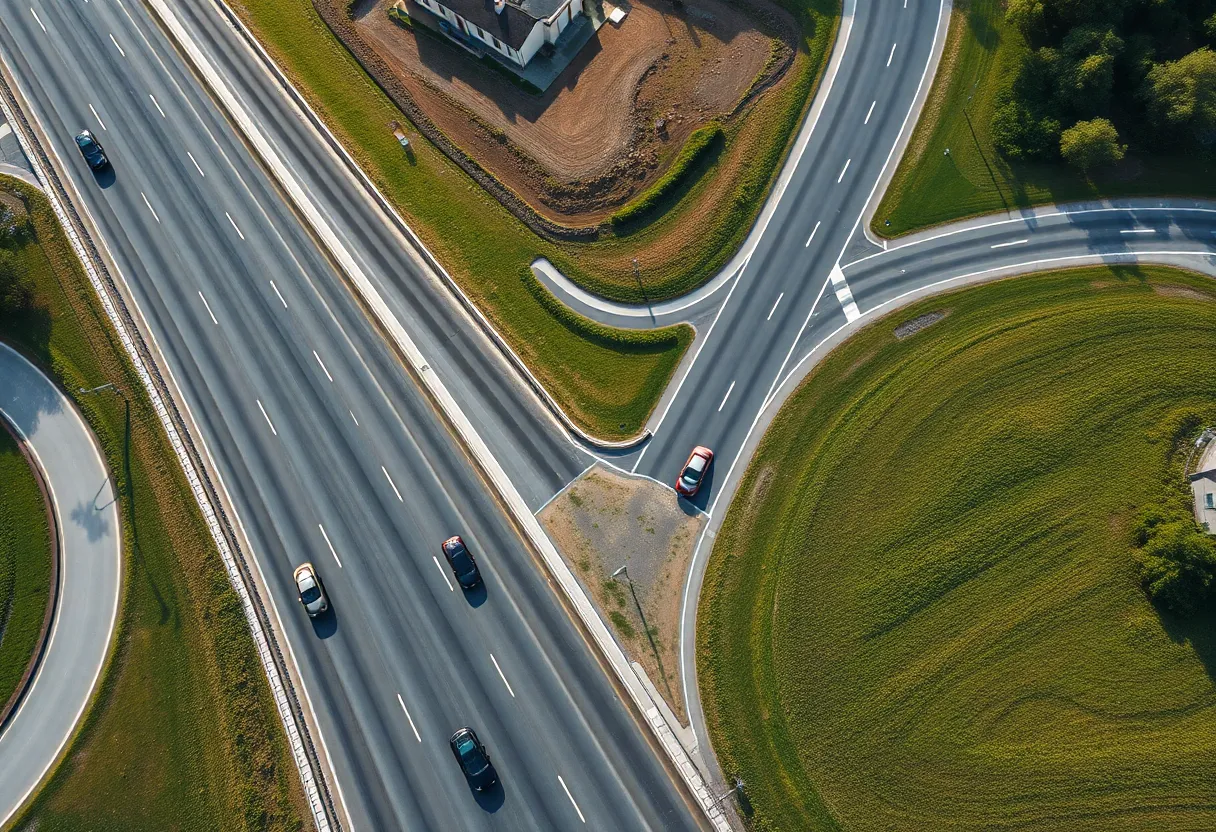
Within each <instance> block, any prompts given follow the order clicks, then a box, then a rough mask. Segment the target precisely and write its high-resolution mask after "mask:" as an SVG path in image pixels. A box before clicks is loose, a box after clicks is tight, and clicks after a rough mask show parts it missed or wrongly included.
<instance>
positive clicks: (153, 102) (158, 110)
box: [148, 93, 168, 118]
mask: <svg viewBox="0 0 1216 832" xmlns="http://www.w3.org/2000/svg"><path fill="white" fill-rule="evenodd" d="M148 98H151V99H152V106H153V107H155V108H156V112H158V113H160V117H161V118H168V116H166V115H165V111H164V110H162V109H161V108H160V105H159V104H157V103H156V96H155V95H153V94H152V93H148Z"/></svg>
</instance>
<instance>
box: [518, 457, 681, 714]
mask: <svg viewBox="0 0 1216 832" xmlns="http://www.w3.org/2000/svg"><path fill="white" fill-rule="evenodd" d="M539 518H540V521H541V523H542V524H543V525H544V527H545V530H546V531H547V532H548V533H549V536H550V537H551V538H553V542H554V544H556V546H557V548H558V550H559V551H560V552H561V553H562V557H564V558H565V559H566V563H568V564H569V565H570V567H571V568H572V569H573V570H574V572H575V574H576V575H578V578H579V580H580V581H581V582H582V584H583V587H584V588H585V589H586V590H587V591H588V593H589V594H590V596H591V598H592V600H593V601H594V602H595V604H596V606H597V607H598V608H599V611H600V615H601V616H602V617H603V618H604V620H605V621H606V622H607V623H608V625H609V626H610V627H611V628H612V630H613V631H614V632H615V633H616V637H617V640H618V641H619V642H620V643H621V645H622V646H623V647H624V648H625V652H626V653H628V654H629V657H630V658H631V659H632V660H633V661H635V662H637V663H638V664H640V665H641V666H642V667H643V668H644V669H645V671H646V674H647V675H648V676H649V677H650V680H651V682H653V683H654V686H655V688H656V689H657V690H658V691H659V693H660V694H662V695H663V697H664V698H665V699H666V700H667V704H668V705H670V706H671V709H672V711H673V712H674V713H675V714H676V715H677V716H682V715H683V713H684V699H683V695H682V686H681V684H680V661H679V655H680V602H681V597H682V592H683V588H684V576H685V574H686V573H687V571H688V564H689V561H690V560H691V558H692V553H693V547H694V546H695V545H696V540H697V535H698V534H700V532H701V525H702V523H703V522H704V521H703V519H702V517H701V516H700V515H696V514H693V513H691V509H689V510H688V511H685V509H684V508H682V507H681V504H680V503H679V502H677V500H676V496H675V494H674V493H673V492H672V490H671V489H669V488H664V487H663V486H661V485H659V484H658V483H655V482H652V481H650V480H646V479H641V478H634V477H627V476H624V475H622V474H618V473H616V472H614V471H610V470H608V469H606V468H603V467H601V466H598V465H597V466H596V467H595V468H592V469H591V470H590V471H588V472H587V473H586V474H584V475H583V476H582V477H581V478H580V479H579V480H578V481H576V482H575V483H574V484H573V485H571V486H570V487H569V488H568V489H567V490H566V491H565V492H564V493H562V494H561V495H560V496H558V497H557V498H556V499H554V500H553V502H551V503H549V505H548V506H546V507H545V508H544V510H543V511H541V513H540V515H539ZM621 566H626V567H627V568H628V576H627V577H626V575H624V574H622V575H620V576H618V577H616V578H613V577H612V573H613V572H615V571H616V570H617V569H619V568H620V567H621Z"/></svg>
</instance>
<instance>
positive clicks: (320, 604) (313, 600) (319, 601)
mask: <svg viewBox="0 0 1216 832" xmlns="http://www.w3.org/2000/svg"><path fill="white" fill-rule="evenodd" d="M292 576H293V577H294V578H295V580H296V591H297V592H298V593H299V595H300V603H301V604H303V605H304V612H306V613H308V617H309V618H316V617H317V616H318V615H321V614H322V613H323V612H325V611H326V610H328V609H329V598H328V597H327V596H326V595H325V586H324V585H323V584H322V583H321V577H320V576H319V575H318V574H317V570H316V569H315V568H314V567H313V565H312V564H311V563H302V564H300V565H299V566H297V567H296V571H295V572H294V573H292Z"/></svg>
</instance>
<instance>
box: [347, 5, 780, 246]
mask: <svg viewBox="0 0 1216 832" xmlns="http://www.w3.org/2000/svg"><path fill="white" fill-rule="evenodd" d="M392 3H393V0H370V1H369V2H367V3H362V4H359V5H358V7H357V8H356V10H355V14H356V16H355V20H354V27H355V30H356V31H357V32H358V34H359V36H360V37H361V38H362V39H363V40H364V41H365V42H366V43H367V44H368V45H369V46H370V48H371V49H372V50H374V52H375V53H376V54H377V56H378V57H380V58H381V60H382V61H383V62H384V63H385V64H386V65H387V66H388V67H389V69H390V70H391V71H392V72H393V73H394V75H395V78H394V80H396V81H399V82H400V83H401V84H402V85H403V86H404V88H405V90H406V91H407V92H408V94H409V95H410V96H411V97H412V98H413V100H414V101H415V103H416V104H417V105H418V107H419V108H420V109H421V110H422V111H423V112H425V113H426V115H427V117H428V118H429V119H431V121H432V122H433V123H434V124H435V126H436V127H437V128H438V129H439V130H440V131H442V132H443V133H444V134H445V135H446V136H447V137H448V138H449V139H450V140H451V141H452V142H453V143H454V144H456V145H457V146H458V147H460V148H461V149H462V150H463V151H464V152H466V153H468V154H469V156H471V157H472V158H473V159H475V160H476V162H477V163H478V164H479V165H481V166H482V167H484V168H485V169H486V170H487V171H488V172H489V173H490V174H492V175H493V176H494V177H495V178H497V179H498V180H499V181H500V182H502V183H503V184H504V185H506V186H507V187H508V188H510V189H511V190H512V191H514V192H515V193H517V194H518V195H519V196H520V197H521V198H523V199H524V200H525V201H526V202H527V203H528V204H529V205H531V206H532V207H533V208H534V209H535V210H537V211H538V212H540V213H541V214H542V215H544V216H547V217H548V218H550V219H552V220H555V221H557V222H560V223H563V224H570V225H574V224H590V223H597V222H600V221H602V220H603V219H605V218H606V217H607V216H608V214H610V213H611V211H612V210H613V209H614V208H616V207H619V206H620V205H622V204H624V203H625V202H626V201H628V199H629V198H630V197H632V196H633V195H634V194H636V193H638V192H639V191H640V190H641V189H643V188H644V187H646V186H647V185H648V184H650V182H652V181H653V180H654V179H655V178H657V176H658V175H659V174H660V173H661V172H662V171H663V170H664V169H665V168H666V166H667V165H668V164H669V163H670V161H671V160H672V159H673V158H674V157H675V155H676V152H677V151H678V149H679V148H680V146H681V145H682V144H683V142H684V140H685V139H686V138H687V137H688V135H689V134H690V133H691V132H692V131H693V130H695V129H696V128H697V127H700V126H702V125H704V124H706V123H708V122H709V121H710V120H712V119H715V118H718V119H722V120H725V121H728V120H730V119H732V118H735V117H737V116H739V115H741V112H740V111H741V108H742V105H743V104H745V103H747V102H749V101H750V100H751V99H752V98H753V97H754V96H755V95H756V94H761V93H762V92H763V91H764V90H766V89H768V88H770V87H772V86H773V85H774V84H775V83H777V82H779V81H780V80H781V79H782V77H783V76H784V75H785V73H786V70H787V69H788V67H789V66H790V63H791V61H792V59H793V55H794V50H795V47H796V43H797V33H798V29H797V26H796V24H795V22H794V20H793V19H792V17H790V15H789V14H788V13H787V12H785V11H784V10H783V9H781V8H780V7H778V6H776V5H775V4H773V3H771V2H770V0H695V3H686V4H684V5H683V7H682V8H677V7H676V6H675V5H673V4H672V3H670V2H667V0H645V2H640V1H639V2H636V3H634V4H632V5H628V4H624V5H623V8H626V9H628V11H629V14H628V16H627V17H626V18H625V20H624V21H622V23H621V24H620V25H619V26H617V25H614V24H611V23H606V24H605V25H604V26H602V27H601V28H600V30H599V31H598V32H597V33H596V35H595V36H594V37H593V38H592V40H591V42H590V43H588V44H587V45H586V46H585V47H584V48H583V49H582V51H581V52H580V53H579V55H578V56H577V57H576V59H575V60H574V61H573V62H572V63H571V65H570V66H569V67H567V68H566V70H565V71H564V72H563V73H562V75H561V76H560V77H559V78H558V79H557V80H556V81H555V82H554V83H553V85H552V86H551V87H550V88H549V89H548V90H547V91H546V92H545V93H544V94H542V95H539V96H538V95H532V94H529V93H528V92H525V91H524V90H522V89H520V88H519V87H517V86H515V85H514V84H512V83H511V82H510V81H509V80H507V79H506V78H502V77H500V76H498V75H497V74H496V73H494V72H493V71H491V70H489V69H488V68H486V67H485V66H483V65H481V64H480V63H478V62H477V60H476V59H474V58H473V57H472V56H470V55H468V54H466V53H465V52H464V51H462V50H461V49H460V48H459V47H457V46H455V45H453V44H450V43H447V42H445V41H444V40H443V39H442V36H437V35H434V34H432V33H429V32H420V31H414V30H411V29H407V28H405V27H403V26H401V25H399V24H397V23H396V22H394V21H393V20H392V19H391V18H390V17H389V16H388V9H389V8H390V7H391V6H392ZM408 9H409V12H410V14H411V15H412V16H414V17H415V18H422V19H425V16H426V15H428V14H429V12H427V11H426V10H425V9H422V8H421V7H419V6H416V5H414V4H412V3H411V4H409V5H408ZM421 28H422V26H421V24H416V25H415V29H421ZM660 122H662V125H663V126H662V127H661V128H659V127H657V125H658V124H659V123H660Z"/></svg>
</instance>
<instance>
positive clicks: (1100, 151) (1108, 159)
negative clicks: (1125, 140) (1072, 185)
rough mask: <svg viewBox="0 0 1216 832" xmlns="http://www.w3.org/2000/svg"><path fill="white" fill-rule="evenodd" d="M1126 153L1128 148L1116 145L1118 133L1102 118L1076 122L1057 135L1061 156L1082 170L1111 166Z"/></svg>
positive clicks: (1117, 143) (1123, 145)
mask: <svg viewBox="0 0 1216 832" xmlns="http://www.w3.org/2000/svg"><path fill="white" fill-rule="evenodd" d="M1126 152H1127V145H1125V144H1119V131H1118V130H1116V129H1115V125H1113V124H1111V123H1110V122H1109V121H1107V120H1106V119H1104V118H1095V119H1093V120H1091V121H1078V122H1077V123H1076V124H1074V125H1073V126H1072V127H1069V128H1068V129H1067V130H1065V131H1064V132H1063V133H1061V134H1060V155H1061V156H1063V157H1064V160H1065V161H1067V162H1068V163H1069V164H1070V165H1072V166H1073V167H1077V168H1080V169H1081V170H1083V171H1088V170H1090V169H1092V168H1096V167H1101V166H1102V165H1113V164H1114V163H1115V162H1117V161H1119V160H1120V159H1122V158H1123V154H1124V153H1126Z"/></svg>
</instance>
